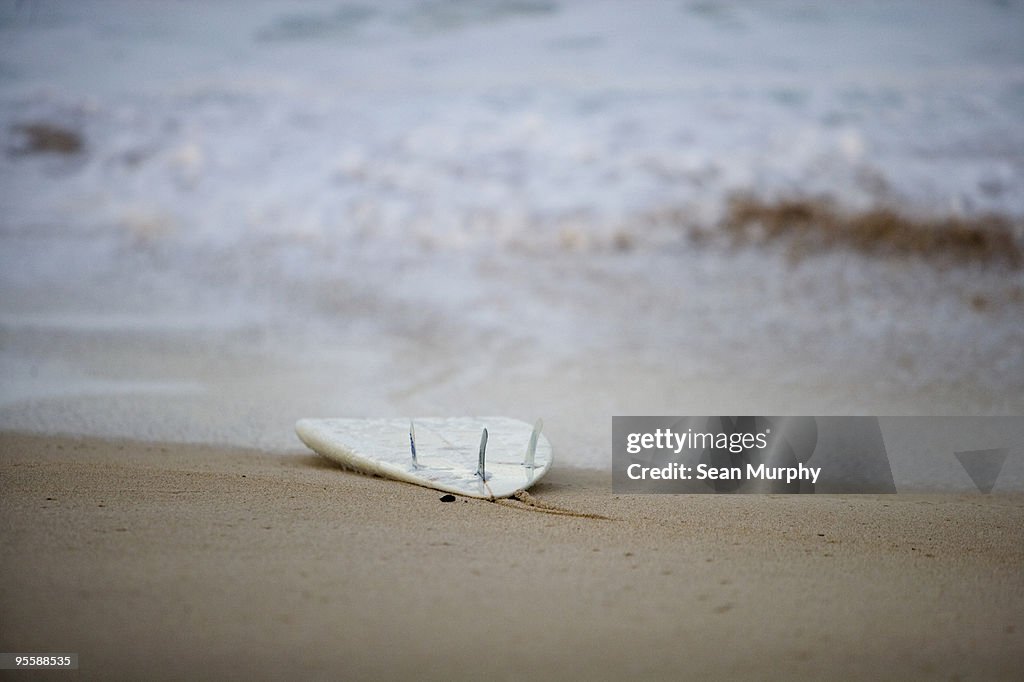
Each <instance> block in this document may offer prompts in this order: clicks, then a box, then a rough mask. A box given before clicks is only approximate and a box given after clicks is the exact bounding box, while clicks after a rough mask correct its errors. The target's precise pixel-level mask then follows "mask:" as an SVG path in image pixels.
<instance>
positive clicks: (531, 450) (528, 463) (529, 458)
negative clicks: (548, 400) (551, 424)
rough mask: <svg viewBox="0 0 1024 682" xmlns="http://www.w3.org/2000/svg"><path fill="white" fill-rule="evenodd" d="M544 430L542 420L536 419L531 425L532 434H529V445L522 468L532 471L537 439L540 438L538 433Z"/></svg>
mask: <svg viewBox="0 0 1024 682" xmlns="http://www.w3.org/2000/svg"><path fill="white" fill-rule="evenodd" d="M543 428H544V420H543V419H537V423H535V424H534V425H533V433H531V434H530V444H529V445H528V446H527V447H526V457H525V458H524V459H523V466H524V467H526V468H528V469H533V468H534V466H536V465H535V464H534V463H535V462H536V461H537V439H538V438H540V431H541V429H543Z"/></svg>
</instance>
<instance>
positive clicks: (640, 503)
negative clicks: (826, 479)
mask: <svg viewBox="0 0 1024 682" xmlns="http://www.w3.org/2000/svg"><path fill="white" fill-rule="evenodd" d="M0 485H2V496H0V524H2V525H0V528H2V534H0V540H2V545H3V559H2V569H0V571H2V572H0V577H2V581H0V608H2V611H0V650H3V651H26V652H27V651H51V652H78V653H79V654H80V661H81V668H80V670H79V671H78V672H77V673H73V672H51V673H34V674H29V673H11V672H8V673H6V675H7V676H8V677H9V678H10V679H30V678H31V679H38V678H45V677H49V678H52V679H60V680H68V679H79V678H81V679H192V678H220V679H224V678H238V679H248V678H255V679H268V678H276V677H285V676H301V678H303V679H316V678H320V679H341V678H360V679H365V678H382V679H389V678H417V679H451V678H473V679H479V678H488V677H494V678H498V679H513V678H514V679H550V678H555V679H565V678H577V679H616V678H627V677H629V678H633V677H642V678H666V679H674V678H679V677H684V676H686V677H697V678H699V677H706V676H711V677H715V678H734V677H743V678H758V679H765V678H777V679H781V678H792V677H796V678H835V677H842V678H849V677H857V678H890V679H906V678H922V677H923V678H942V679H953V678H963V679H969V678H984V679H993V678H1008V679H1009V678H1016V679H1020V677H1021V675H1022V671H1024V561H1022V560H1024V497H1022V496H1017V495H1013V496H1006V495H1003V496H997V495H991V496H982V495H973V496H940V495H929V496H910V495H891V496H800V497H797V496H761V495H748V496H711V495H698V496H669V495H662V496H659V495H638V496H616V495H614V494H612V492H611V483H610V475H609V474H607V473H602V472H593V471H585V470H574V469H567V468H560V467H558V466H557V464H556V466H555V468H554V470H553V471H552V472H551V473H550V474H549V476H548V478H547V479H545V481H544V483H542V484H540V485H538V486H537V487H536V488H535V489H534V490H533V494H534V496H535V497H536V499H538V500H539V501H541V502H543V503H545V504H547V505H554V506H558V507H562V508H566V509H572V510H576V511H579V512H584V513H589V514H596V515H602V516H606V517H608V518H607V520H602V519H598V518H588V517H580V516H568V515H555V514H550V513H542V512H538V511H534V510H530V509H528V508H525V507H524V506H523V505H522V504H520V503H508V504H495V503H490V502H483V501H477V500H463V499H459V500H458V501H457V502H454V503H443V502H441V501H440V499H439V498H440V495H441V494H440V493H437V492H435V491H432V490H428V489H426V488H419V487H416V486H412V485H406V484H402V483H395V482H391V481H386V480H382V479H377V478H370V477H366V476H361V475H358V474H355V473H350V472H346V471H343V470H341V469H338V468H336V467H335V466H333V465H332V464H330V463H328V462H327V461H325V460H322V459H320V458H318V457H316V456H314V455H312V454H304V453H301V452H299V451H293V452H282V453H268V452H258V451H247V450H232V449H225V448H211V447H205V446H182V445H161V444H153V443H138V442H120V441H104V440H89V439H79V438H57V437H38V436H27V435H19V434H11V433H8V434H4V435H2V436H0Z"/></svg>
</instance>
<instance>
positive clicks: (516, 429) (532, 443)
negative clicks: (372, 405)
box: [295, 417, 553, 499]
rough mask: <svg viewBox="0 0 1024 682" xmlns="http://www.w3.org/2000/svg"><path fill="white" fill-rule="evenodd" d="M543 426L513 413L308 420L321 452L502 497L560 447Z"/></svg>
mask: <svg viewBox="0 0 1024 682" xmlns="http://www.w3.org/2000/svg"><path fill="white" fill-rule="evenodd" d="M541 428H542V422H541V420H539V419H538V420H537V424H536V425H535V426H532V427H531V426H530V425H529V424H527V423H526V422H521V421H519V420H517V419H509V418H507V417H444V418H442V417H427V418H420V419H404V418H403V419H300V420H299V421H298V422H297V423H296V424H295V433H297V434H298V436H299V438H300V439H301V440H302V442H303V443H305V444H306V445H308V446H309V447H310V448H311V449H312V450H313V451H315V452H316V453H317V454H320V455H323V456H324V457H327V458H328V459H330V460H333V461H335V462H337V463H339V464H341V465H343V466H346V467H350V468H352V469H356V470H358V471H362V472H364V473H368V474H376V475H378V476H384V477H387V478H393V479H397V480H399V481H406V482H408V483H415V484H417V485H422V486H426V487H428V488H434V489H436V490H443V491H445V492H449V493H455V494H457V495H467V496H469V497H480V498H484V499H497V498H501V497H509V496H511V495H514V494H515V493H517V492H519V491H520V490H526V489H527V488H529V487H530V486H531V485H533V484H534V483H536V482H537V481H539V480H540V479H541V477H542V476H544V474H546V473H547V471H548V468H550V466H551V462H552V459H553V453H552V451H551V444H550V443H549V442H548V439H547V438H545V437H544V436H543V435H541V433H540V431H541Z"/></svg>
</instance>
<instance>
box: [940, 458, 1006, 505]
mask: <svg viewBox="0 0 1024 682" xmlns="http://www.w3.org/2000/svg"><path fill="white" fill-rule="evenodd" d="M1009 453H1010V451H1009V450H1007V449H1006V448H996V449H994V450H965V451H963V452H956V453H953V454H955V455H956V458H957V459H958V460H960V465H961V466H962V467H963V468H964V471H966V472H967V475H968V476H970V477H971V480H972V481H974V485H975V486H977V488H978V490H979V491H980V492H982V493H985V494H988V493H990V492H992V488H993V486H995V484H996V479H997V478H999V472H1000V471H1002V470H1003V462H1005V461H1006V456H1007V455H1008V454H1009Z"/></svg>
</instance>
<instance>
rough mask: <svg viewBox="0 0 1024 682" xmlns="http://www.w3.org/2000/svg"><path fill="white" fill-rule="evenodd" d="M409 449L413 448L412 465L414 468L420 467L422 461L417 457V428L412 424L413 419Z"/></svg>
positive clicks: (410, 428) (410, 426)
mask: <svg viewBox="0 0 1024 682" xmlns="http://www.w3.org/2000/svg"><path fill="white" fill-rule="evenodd" d="M409 449H410V450H412V466H413V468H414V469H419V468H420V463H419V461H417V459H416V428H415V427H414V426H413V425H412V420H411V419H410V420H409Z"/></svg>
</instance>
